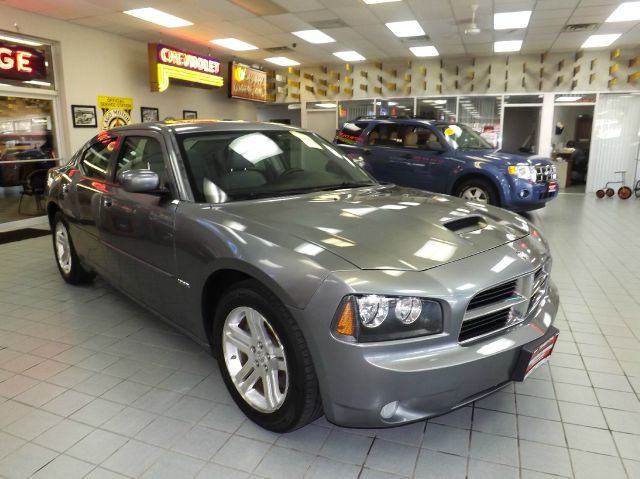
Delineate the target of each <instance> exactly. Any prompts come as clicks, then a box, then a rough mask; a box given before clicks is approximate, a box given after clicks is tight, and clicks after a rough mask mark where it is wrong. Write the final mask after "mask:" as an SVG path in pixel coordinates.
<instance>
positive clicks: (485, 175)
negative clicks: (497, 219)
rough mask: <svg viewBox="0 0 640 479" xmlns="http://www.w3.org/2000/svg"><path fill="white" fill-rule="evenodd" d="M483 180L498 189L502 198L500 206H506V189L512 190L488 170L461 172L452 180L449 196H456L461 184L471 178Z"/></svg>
mask: <svg viewBox="0 0 640 479" xmlns="http://www.w3.org/2000/svg"><path fill="white" fill-rule="evenodd" d="M474 177H475V178H482V179H484V180H487V181H489V182H490V183H491V184H492V185H493V186H494V187H495V189H496V191H497V193H498V196H499V197H500V204H505V201H506V196H505V192H504V187H505V186H506V187H507V188H510V186H509V185H508V183H506V182H505V183H504V184H503V183H502V182H501V181H500V180H499V179H497V178H496V175H493V174H491V173H489V172H487V171H486V170H482V169H473V170H463V171H461V172H459V173H458V174H457V175H456V176H454V177H453V178H452V181H451V183H450V184H451V186H450V188H449V194H450V195H453V196H455V191H456V189H457V187H458V185H459V184H460V183H462V182H463V181H466V180H468V179H471V178H474Z"/></svg>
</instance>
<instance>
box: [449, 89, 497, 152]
mask: <svg viewBox="0 0 640 479" xmlns="http://www.w3.org/2000/svg"><path fill="white" fill-rule="evenodd" d="M459 102H460V103H459V105H460V107H459V111H458V121H460V123H465V124H467V125H469V126H470V127H471V128H473V129H474V130H475V131H477V132H478V133H480V136H482V137H483V138H484V139H485V140H486V141H487V142H488V143H489V144H490V145H491V146H493V147H495V148H498V147H499V141H500V119H501V116H502V98H501V97H499V96H461V97H460V100H459Z"/></svg>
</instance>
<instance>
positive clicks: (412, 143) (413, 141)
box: [402, 131, 418, 148]
mask: <svg viewBox="0 0 640 479" xmlns="http://www.w3.org/2000/svg"><path fill="white" fill-rule="evenodd" d="M402 146H406V147H408V148H415V147H417V146H418V134H417V133H416V132H415V131H411V132H409V133H407V134H406V135H405V136H404V141H403V142H402Z"/></svg>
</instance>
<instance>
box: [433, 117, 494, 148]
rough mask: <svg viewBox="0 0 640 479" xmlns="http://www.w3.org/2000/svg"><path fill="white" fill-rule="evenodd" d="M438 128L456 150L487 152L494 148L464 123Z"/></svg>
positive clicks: (437, 126)
mask: <svg viewBox="0 0 640 479" xmlns="http://www.w3.org/2000/svg"><path fill="white" fill-rule="evenodd" d="M436 128H438V130H440V131H441V132H442V134H443V135H444V137H445V138H446V140H447V142H448V143H449V145H450V146H451V147H452V148H453V149H455V150H487V149H491V148H492V147H491V145H490V144H489V143H487V142H486V141H485V140H484V139H483V138H482V137H481V136H480V135H479V134H478V133H476V132H475V131H473V130H472V129H471V128H469V127H468V126H467V125H464V124H462V123H456V124H451V125H436Z"/></svg>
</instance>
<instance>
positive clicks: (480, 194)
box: [460, 186, 489, 205]
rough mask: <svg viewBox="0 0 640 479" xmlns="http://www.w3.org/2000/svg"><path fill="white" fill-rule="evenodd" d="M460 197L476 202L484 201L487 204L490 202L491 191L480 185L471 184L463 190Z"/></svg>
mask: <svg viewBox="0 0 640 479" xmlns="http://www.w3.org/2000/svg"><path fill="white" fill-rule="evenodd" d="M460 198H463V199H465V200H469V201H475V202H476V203H482V204H485V205H486V204H488V203H489V193H487V192H486V191H485V190H483V189H482V188H480V187H479V186H470V187H469V188H467V189H466V190H464V191H463V192H462V195H460Z"/></svg>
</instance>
